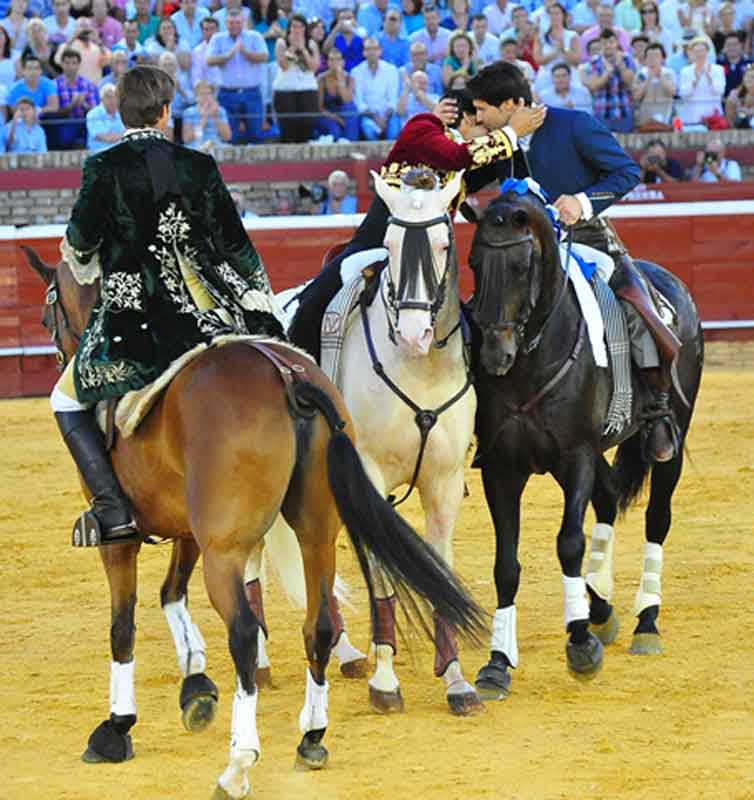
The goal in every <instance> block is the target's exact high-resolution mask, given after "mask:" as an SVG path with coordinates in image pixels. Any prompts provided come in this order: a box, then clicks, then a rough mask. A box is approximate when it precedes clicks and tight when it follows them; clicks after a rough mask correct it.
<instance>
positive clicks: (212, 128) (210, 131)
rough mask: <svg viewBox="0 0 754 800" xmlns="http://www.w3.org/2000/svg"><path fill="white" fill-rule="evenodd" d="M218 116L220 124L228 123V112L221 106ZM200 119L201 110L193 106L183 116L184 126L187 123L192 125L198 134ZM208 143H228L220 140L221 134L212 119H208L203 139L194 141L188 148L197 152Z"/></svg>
mask: <svg viewBox="0 0 754 800" xmlns="http://www.w3.org/2000/svg"><path fill="white" fill-rule="evenodd" d="M217 116H218V117H219V118H220V122H224V123H226V124H227V123H228V112H227V111H226V110H225V109H224V108H223V107H222V106H220V108H219V113H218V115H217ZM200 119H201V115H200V114H199V109H198V108H197V107H196V106H191V108H187V109H186V112H185V113H184V115H183V124H184V126H185V125H186V123H190V124H191V127H192V129H193V130H194V132H196V129H197V128H198V127H199V120H200ZM184 130H185V127H184ZM206 142H212V144H226V142H225V141H224V140H223V139H221V138H220V134H219V132H218V130H217V123H216V122H215V121H214V120H213V119H212V118H211V117H208V118H207V122H206V124H205V125H204V129H203V131H202V136H201V138H200V139H194V141H193V142H189V143H188V147H191V148H193V149H194V150H196V149H198V148H199V147H201V146H202V145H203V144H205V143H206Z"/></svg>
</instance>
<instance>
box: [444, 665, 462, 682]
mask: <svg viewBox="0 0 754 800" xmlns="http://www.w3.org/2000/svg"><path fill="white" fill-rule="evenodd" d="M442 679H443V680H444V681H445V686H446V687H448V688H450V686H451V685H452V684H454V683H462V682H463V672H461V665H460V664H459V663H458V661H451V662H450V664H448V667H447V669H446V670H445V672H443V674H442Z"/></svg>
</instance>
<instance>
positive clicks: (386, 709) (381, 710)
mask: <svg viewBox="0 0 754 800" xmlns="http://www.w3.org/2000/svg"><path fill="white" fill-rule="evenodd" d="M369 705H370V706H372V708H373V709H374V710H375V711H376V712H377V713H378V714H402V713H403V711H404V710H405V709H404V706H403V697H402V696H401V690H400V689H396V690H395V691H394V692H383V691H382V690H381V689H375V688H374V686H370V687H369Z"/></svg>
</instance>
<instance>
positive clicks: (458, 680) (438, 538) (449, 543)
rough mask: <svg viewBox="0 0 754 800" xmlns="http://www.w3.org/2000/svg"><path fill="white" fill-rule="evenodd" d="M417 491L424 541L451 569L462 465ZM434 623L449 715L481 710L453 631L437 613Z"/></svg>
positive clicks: (438, 670) (437, 667)
mask: <svg viewBox="0 0 754 800" xmlns="http://www.w3.org/2000/svg"><path fill="white" fill-rule="evenodd" d="M419 488H420V492H421V499H422V505H423V506H424V512H425V515H426V525H427V540H428V541H429V543H430V544H431V545H432V547H434V548H435V550H436V551H437V552H438V553H439V555H440V556H441V557H442V558H443V559H444V561H445V562H446V563H447V564H448V566H450V567H452V566H453V532H454V530H455V524H456V520H457V519H458V511H459V509H460V507H461V501H462V500H463V492H464V478H463V464H461V466H460V468H459V469H458V470H457V471H456V472H455V474H453V475H452V476H451V477H450V478H449V479H448V480H444V481H438V480H432V481H428V482H427V483H426V484H424V483H423V484H422V485H421V486H420V487H419ZM434 622H435V676H436V677H438V678H442V679H443V681H444V682H445V686H446V697H447V701H448V706H449V707H450V710H451V712H452V713H453V714H458V715H462V716H463V715H467V714H473V713H476V712H478V711H480V710H482V708H483V707H482V701H481V700H480V699H479V695H478V694H477V692H476V689H475V688H474V687H473V686H472V685H471V684H470V683H468V681H466V680H465V678H464V677H463V672H462V671H461V662H460V658H459V655H458V643H457V641H456V629H455V627H454V626H453V625H451V624H450V623H449V622H448V621H447V620H445V619H443V618H442V617H440V616H439V615H438V614H437V613H435V614H434Z"/></svg>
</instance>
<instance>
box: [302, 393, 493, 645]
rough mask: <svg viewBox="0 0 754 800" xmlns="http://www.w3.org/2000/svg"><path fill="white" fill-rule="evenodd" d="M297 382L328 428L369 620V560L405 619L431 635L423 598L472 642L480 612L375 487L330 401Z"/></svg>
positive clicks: (480, 628) (339, 501)
mask: <svg viewBox="0 0 754 800" xmlns="http://www.w3.org/2000/svg"><path fill="white" fill-rule="evenodd" d="M300 386H301V393H302V394H303V398H304V399H305V400H306V401H308V402H309V403H312V404H314V405H315V406H316V407H317V408H318V409H319V410H320V411H321V412H322V414H323V416H324V417H325V419H326V420H327V423H328V425H329V426H330V430H331V431H332V433H331V436H330V442H329V443H328V448H327V471H328V480H329V484H330V490H331V491H332V493H333V497H334V498H335V503H336V505H337V508H338V512H339V514H340V517H341V520H342V521H343V524H344V525H345V527H346V530H347V531H348V536H349V538H350V540H351V544H352V546H353V548H354V551H355V553H356V558H357V559H358V562H359V566H360V567H361V572H362V575H363V576H364V580H365V581H366V584H367V589H368V591H369V600H370V605H371V607H372V618H373V620H374V619H375V618H376V616H375V615H376V603H375V598H376V595H375V587H374V583H373V581H372V576H371V572H370V569H369V561H370V559H373V560H374V561H375V562H376V563H377V564H378V565H379V566H380V567H381V568H382V570H383V572H384V574H385V575H386V576H387V580H388V583H389V584H391V585H392V588H394V589H395V593H396V595H397V597H398V601H399V602H400V603H401V606H402V607H403V611H404V613H405V614H406V618H407V620H408V622H409V624H412V625H417V624H418V625H419V626H420V627H422V629H423V630H424V631H425V633H426V634H427V635H428V636H429V638H432V632H431V627H430V621H429V615H428V614H427V613H426V609H422V605H423V603H422V602H421V601H423V602H424V603H427V604H429V605H430V606H431V607H432V608H433V609H434V611H435V612H436V613H437V614H439V615H440V616H441V617H443V619H445V620H446V621H447V622H449V623H451V624H453V625H455V626H457V628H458V630H459V631H460V632H461V633H463V634H465V635H466V636H467V637H468V638H470V639H471V640H472V641H475V642H478V641H479V639H480V637H481V636H482V634H484V633H486V625H485V622H484V617H485V613H484V611H483V610H482V609H481V608H480V607H479V606H478V605H477V604H476V603H475V602H474V600H473V599H472V598H471V597H470V595H469V594H468V592H467V591H466V589H465V588H464V587H463V586H462V585H461V582H460V580H459V579H458V578H457V577H456V576H455V574H454V573H453V572H452V570H451V569H450V568H449V567H448V565H447V564H446V563H445V562H444V561H443V560H442V558H440V556H439V555H438V554H437V553H436V552H435V550H434V549H433V548H432V547H431V546H430V545H428V544H427V543H426V542H425V541H424V540H423V539H422V538H421V537H420V536H419V535H418V534H417V533H416V531H414V529H413V528H412V527H411V526H410V525H409V524H408V523H407V522H406V521H405V520H404V519H403V518H402V517H401V516H400V515H399V514H398V513H397V512H396V510H395V509H394V508H393V506H391V505H390V503H388V502H387V500H385V498H384V497H382V495H381V494H380V493H379V492H378V491H377V489H376V488H375V486H374V484H373V483H372V481H371V480H370V479H369V476H368V475H367V473H366V470H365V469H364V465H363V464H362V461H361V458H360V457H359V454H358V453H357V452H356V448H355V447H354V445H353V442H352V441H351V440H350V438H349V437H348V436H347V435H346V434H345V433H344V432H343V430H342V428H343V421H342V420H341V419H340V415H339V414H338V411H337V409H336V408H335V404H334V403H333V402H332V400H331V399H330V398H329V397H328V396H327V394H325V392H323V391H322V390H321V389H319V388H318V387H316V386H313V385H312V384H308V383H307V384H303V383H302V384H300ZM412 592H413V593H414V594H415V595H417V596H418V600H417V598H416V597H415V596H414V594H412Z"/></svg>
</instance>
